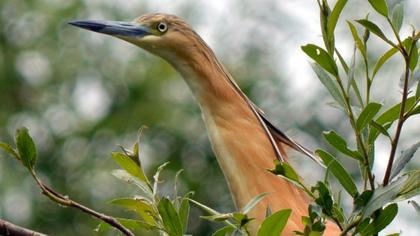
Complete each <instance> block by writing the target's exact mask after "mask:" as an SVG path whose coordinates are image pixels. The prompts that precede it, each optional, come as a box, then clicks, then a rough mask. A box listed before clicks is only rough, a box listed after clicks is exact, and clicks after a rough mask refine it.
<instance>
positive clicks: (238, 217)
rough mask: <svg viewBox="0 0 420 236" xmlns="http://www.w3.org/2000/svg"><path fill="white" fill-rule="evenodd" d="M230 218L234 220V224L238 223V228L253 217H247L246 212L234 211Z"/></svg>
mask: <svg viewBox="0 0 420 236" xmlns="http://www.w3.org/2000/svg"><path fill="white" fill-rule="evenodd" d="M232 219H233V220H234V221H235V222H236V225H238V228H243V227H244V226H245V227H246V225H247V224H248V223H249V222H250V221H252V220H253V218H248V216H247V215H246V214H243V213H241V212H234V213H233V214H232Z"/></svg>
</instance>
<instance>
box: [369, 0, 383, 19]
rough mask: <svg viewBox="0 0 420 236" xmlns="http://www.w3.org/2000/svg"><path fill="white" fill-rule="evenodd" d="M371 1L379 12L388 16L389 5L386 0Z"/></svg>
mask: <svg viewBox="0 0 420 236" xmlns="http://www.w3.org/2000/svg"><path fill="white" fill-rule="evenodd" d="M369 3H370V5H372V7H373V8H374V9H375V10H376V11H377V12H378V13H379V14H381V15H383V16H385V17H387V16H388V5H387V4H386V1H385V0H369Z"/></svg>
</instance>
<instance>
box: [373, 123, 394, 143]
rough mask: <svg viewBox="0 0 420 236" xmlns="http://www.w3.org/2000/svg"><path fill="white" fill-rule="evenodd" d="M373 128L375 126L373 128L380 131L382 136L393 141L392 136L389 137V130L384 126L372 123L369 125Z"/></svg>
mask: <svg viewBox="0 0 420 236" xmlns="http://www.w3.org/2000/svg"><path fill="white" fill-rule="evenodd" d="M369 124H370V125H371V126H373V128H375V129H376V130H377V131H379V132H380V133H381V134H383V135H385V136H386V137H388V138H389V139H391V136H390V135H389V133H388V131H387V128H385V127H384V126H382V125H380V124H378V123H376V122H375V121H373V120H372V121H370V123H369Z"/></svg>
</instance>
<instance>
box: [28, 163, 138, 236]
mask: <svg viewBox="0 0 420 236" xmlns="http://www.w3.org/2000/svg"><path fill="white" fill-rule="evenodd" d="M30 172H31V174H32V176H33V178H34V179H35V181H36V183H37V184H38V186H39V187H40V188H41V190H42V193H43V194H44V195H46V196H47V197H48V198H50V199H51V200H52V201H54V202H57V203H59V204H60V205H63V206H67V207H73V208H76V209H79V210H80V211H83V212H85V213H87V214H89V215H91V216H93V217H95V218H97V219H99V220H102V221H103V222H105V223H107V224H109V225H111V226H112V227H114V228H116V229H118V230H119V231H121V233H123V234H124V235H126V236H134V234H133V233H132V232H131V231H130V230H129V229H128V228H126V227H124V226H123V225H122V224H121V223H120V222H118V221H117V220H116V219H115V218H113V217H112V216H108V215H105V214H103V213H100V212H97V211H95V210H93V209H91V208H89V207H86V206H84V205H82V204H80V203H78V202H76V201H73V200H72V199H70V198H69V197H67V196H64V195H62V194H60V193H57V192H56V191H54V190H53V189H51V188H50V187H48V186H46V185H45V184H44V183H42V181H41V180H40V179H39V178H38V176H37V175H36V174H35V172H34V171H33V170H31V171H30Z"/></svg>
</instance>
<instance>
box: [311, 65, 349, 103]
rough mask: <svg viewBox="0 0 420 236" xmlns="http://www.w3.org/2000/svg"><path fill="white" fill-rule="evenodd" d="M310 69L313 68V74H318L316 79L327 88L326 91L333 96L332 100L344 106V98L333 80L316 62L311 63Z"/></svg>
mask: <svg viewBox="0 0 420 236" xmlns="http://www.w3.org/2000/svg"><path fill="white" fill-rule="evenodd" d="M311 65H312V69H313V70H314V72H315V74H316V75H317V76H318V79H319V80H320V81H321V83H322V84H323V85H324V86H325V88H327V90H328V92H329V93H330V94H331V96H332V97H333V98H334V100H335V101H336V102H337V103H338V104H339V105H340V106H341V107H345V103H344V98H343V96H342V95H341V93H340V90H339V89H338V88H337V86H336V85H335V82H334V80H332V79H331V77H330V76H329V75H328V74H327V73H325V71H324V70H323V69H322V68H321V67H320V66H319V65H318V64H311Z"/></svg>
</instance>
